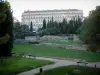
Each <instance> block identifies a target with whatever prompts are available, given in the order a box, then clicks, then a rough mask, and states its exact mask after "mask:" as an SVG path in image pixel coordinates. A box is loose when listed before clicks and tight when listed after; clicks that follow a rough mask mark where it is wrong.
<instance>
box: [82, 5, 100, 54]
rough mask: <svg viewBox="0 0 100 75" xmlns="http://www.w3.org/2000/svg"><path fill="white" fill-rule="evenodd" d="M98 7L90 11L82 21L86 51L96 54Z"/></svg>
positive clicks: (99, 33) (99, 34) (99, 25)
mask: <svg viewBox="0 0 100 75" xmlns="http://www.w3.org/2000/svg"><path fill="white" fill-rule="evenodd" d="M99 28H100V6H97V7H96V9H95V10H92V11H91V12H90V14H89V16H88V17H87V18H86V19H85V20H84V30H83V35H84V39H85V42H86V43H87V44H88V50H89V51H92V52H96V51H98V50H100V47H99V46H100V29H99Z"/></svg>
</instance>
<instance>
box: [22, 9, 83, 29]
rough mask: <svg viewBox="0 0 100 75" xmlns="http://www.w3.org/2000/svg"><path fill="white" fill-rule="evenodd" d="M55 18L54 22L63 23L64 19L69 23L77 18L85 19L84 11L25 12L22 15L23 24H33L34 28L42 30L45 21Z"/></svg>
mask: <svg viewBox="0 0 100 75" xmlns="http://www.w3.org/2000/svg"><path fill="white" fill-rule="evenodd" d="M52 17H53V20H54V21H57V22H62V20H63V19H66V20H67V21H69V20H71V19H73V18H74V17H75V19H76V18H78V17H79V18H81V19H83V11H82V10H78V9H68V10H40V11H30V10H28V11H24V12H23V13H22V24H26V25H30V23H31V22H32V24H33V27H34V28H41V27H42V26H43V20H44V19H45V20H46V22H48V21H50V20H51V19H52Z"/></svg>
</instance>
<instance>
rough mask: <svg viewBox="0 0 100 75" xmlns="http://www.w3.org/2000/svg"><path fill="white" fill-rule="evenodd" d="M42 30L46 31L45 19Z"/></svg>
mask: <svg viewBox="0 0 100 75" xmlns="http://www.w3.org/2000/svg"><path fill="white" fill-rule="evenodd" d="M42 29H46V20H45V19H44V20H43V27H42Z"/></svg>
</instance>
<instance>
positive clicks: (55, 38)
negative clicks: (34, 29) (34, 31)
mask: <svg viewBox="0 0 100 75" xmlns="http://www.w3.org/2000/svg"><path fill="white" fill-rule="evenodd" d="M71 37H73V41H74V42H75V41H79V38H78V36H77V35H71V34H70V35H69V36H52V35H45V36H43V37H39V36H37V37H36V36H27V37H25V40H28V41H36V40H40V41H45V40H46V41H47V40H48V41H49V40H50V41H66V42H68V41H69V40H68V38H71Z"/></svg>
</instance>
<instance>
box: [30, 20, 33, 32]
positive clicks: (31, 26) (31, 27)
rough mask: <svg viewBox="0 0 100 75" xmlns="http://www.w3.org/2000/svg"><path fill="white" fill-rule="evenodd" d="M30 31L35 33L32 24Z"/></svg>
mask: <svg viewBox="0 0 100 75" xmlns="http://www.w3.org/2000/svg"><path fill="white" fill-rule="evenodd" d="M30 31H31V32H33V25H32V22H31V24H30Z"/></svg>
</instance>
